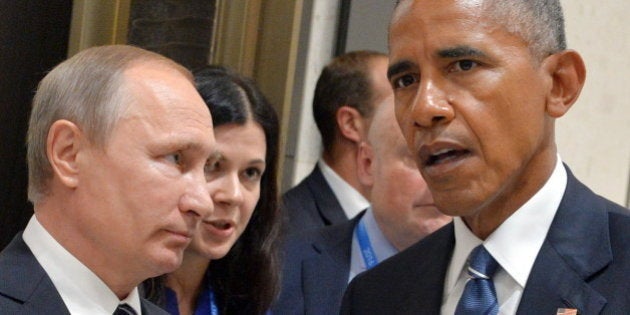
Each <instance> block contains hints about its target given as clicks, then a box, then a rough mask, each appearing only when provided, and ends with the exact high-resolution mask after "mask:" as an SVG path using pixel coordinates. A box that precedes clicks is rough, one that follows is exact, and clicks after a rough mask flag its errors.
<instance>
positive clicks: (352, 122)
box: [336, 106, 367, 144]
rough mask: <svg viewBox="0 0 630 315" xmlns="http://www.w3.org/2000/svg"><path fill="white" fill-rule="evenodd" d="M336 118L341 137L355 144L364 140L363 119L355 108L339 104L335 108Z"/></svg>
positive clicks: (364, 128)
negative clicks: (338, 106)
mask: <svg viewBox="0 0 630 315" xmlns="http://www.w3.org/2000/svg"><path fill="white" fill-rule="evenodd" d="M336 118H337V126H338V127H339V132H340V133H341V136H342V137H344V138H346V139H348V140H350V141H353V142H355V143H357V144H358V143H359V142H361V141H363V140H365V139H364V138H365V134H366V133H367V130H366V126H365V120H364V119H363V116H361V113H359V111H358V110H357V109H356V108H353V107H350V106H341V107H340V108H339V109H338V110H337V114H336Z"/></svg>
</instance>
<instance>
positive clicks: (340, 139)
mask: <svg viewBox="0 0 630 315" xmlns="http://www.w3.org/2000/svg"><path fill="white" fill-rule="evenodd" d="M386 73H387V56H386V55H384V54H381V53H377V52H372V51H353V52H348V53H346V54H343V55H341V56H337V57H336V58H334V59H333V60H332V61H331V62H330V63H329V64H328V65H327V66H326V67H325V68H324V69H323V70H322V73H321V75H320V76H319V79H318V80H317V87H316V88H315V95H314V97H313V116H314V118H315V123H316V124H317V128H318V129H319V132H320V134H321V136H322V144H323V152H322V156H321V159H320V160H319V162H317V165H316V166H315V168H314V169H313V171H312V172H311V174H310V175H308V176H307V177H306V178H305V179H304V180H303V181H302V182H300V183H299V184H298V185H297V186H295V187H294V188H292V189H290V190H289V191H287V192H286V193H285V194H284V195H283V196H282V201H283V204H284V208H285V209H286V212H285V213H286V215H287V217H288V224H287V226H286V227H287V230H288V231H290V232H291V231H303V230H305V229H311V228H318V227H322V226H326V225H331V224H335V223H341V222H345V221H347V220H348V219H352V218H353V217H354V216H356V215H357V214H358V213H359V212H361V211H362V210H364V209H365V208H367V206H368V205H369V203H368V200H367V197H368V196H367V193H368V192H367V188H366V187H365V186H363V185H361V183H360V182H359V180H358V178H357V165H356V163H357V153H358V152H359V144H360V143H361V142H362V141H365V138H366V135H367V131H368V129H369V126H370V121H371V119H372V115H373V112H374V109H375V108H376V106H377V105H378V104H380V103H381V102H382V101H383V99H384V98H385V97H388V96H389V95H391V87H390V86H389V82H388V81H387V77H386Z"/></svg>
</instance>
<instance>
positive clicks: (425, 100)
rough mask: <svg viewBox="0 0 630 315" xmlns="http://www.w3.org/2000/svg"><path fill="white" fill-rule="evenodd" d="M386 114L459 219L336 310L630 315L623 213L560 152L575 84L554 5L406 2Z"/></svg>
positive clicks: (501, 0) (580, 78)
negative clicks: (392, 113) (560, 127)
mask: <svg viewBox="0 0 630 315" xmlns="http://www.w3.org/2000/svg"><path fill="white" fill-rule="evenodd" d="M389 36H390V37H389V47H390V66H389V71H388V76H389V79H390V82H391V84H392V86H393V88H394V95H395V99H396V115H397V119H398V122H399V124H400V126H401V128H402V130H403V134H404V135H405V138H406V139H407V143H408V145H409V147H410V148H411V150H412V152H413V153H414V155H415V160H416V163H417V165H418V167H419V169H420V171H421V172H422V174H423V176H424V178H425V179H426V180H427V183H428V185H429V188H430V190H431V192H432V193H433V197H434V199H435V203H436V205H437V206H438V208H439V209H440V210H441V211H443V212H444V213H447V214H450V215H453V216H457V217H456V218H455V220H454V223H453V224H449V225H447V226H446V227H444V228H443V229H440V230H438V231H437V232H435V233H434V234H432V235H431V236H429V237H427V238H425V239H424V240H423V241H421V242H420V243H418V244H417V245H414V246H412V247H411V248H409V249H408V250H407V251H405V252H404V253H401V254H400V255H398V256H396V257H393V258H392V259H391V260H389V261H387V262H385V263H383V264H380V265H379V266H377V267H376V268H374V269H373V270H370V271H368V272H367V273H365V274H364V275H362V276H360V277H357V278H356V279H355V281H354V282H353V283H351V285H350V286H349V288H348V291H347V292H346V295H345V298H344V306H343V311H342V313H343V314H412V313H413V314H438V313H442V314H453V313H455V314H497V313H500V314H556V313H557V314H560V313H562V314H570V313H573V314H575V312H577V313H578V314H601V313H603V314H628V313H630V299H628V294H627V292H628V290H630V282H629V281H627V280H628V278H629V277H630V247H629V246H628V243H629V242H630V233H628V231H629V230H630V216H629V215H628V211H627V209H624V208H622V207H621V206H619V205H616V204H614V203H612V202H610V201H608V200H606V199H604V198H602V197H599V196H597V195H596V194H594V193H593V192H592V191H590V190H589V189H588V188H587V187H585V186H584V185H583V184H581V183H580V182H579V181H578V180H577V179H576V178H575V177H574V176H573V175H572V174H571V172H570V171H569V169H568V167H566V166H565V165H563V163H562V162H561V160H560V157H559V156H558V153H557V149H556V144H555V139H554V124H555V120H556V119H557V118H559V117H561V116H563V115H564V114H565V113H566V112H567V111H568V110H569V108H570V107H571V105H572V104H573V103H574V102H575V100H576V99H577V98H578V95H579V94H580V90H581V89H582V86H583V84H584V80H585V66H584V63H583V61H582V59H581V57H580V55H579V54H578V53H577V52H575V51H572V50H567V49H566V43H565V35H564V28H563V17H562V9H561V7H560V3H559V1H557V0H530V1H519V0H480V1H460V0H445V1H432V0H403V1H400V2H399V3H398V5H397V8H396V9H395V12H394V14H393V17H392V21H391V25H390V35H389Z"/></svg>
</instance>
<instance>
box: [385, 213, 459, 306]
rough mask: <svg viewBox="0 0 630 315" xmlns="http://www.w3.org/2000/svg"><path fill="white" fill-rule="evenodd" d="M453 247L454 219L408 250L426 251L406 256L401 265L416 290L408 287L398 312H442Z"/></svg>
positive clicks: (411, 285)
mask: <svg viewBox="0 0 630 315" xmlns="http://www.w3.org/2000/svg"><path fill="white" fill-rule="evenodd" d="M454 247H455V232H454V226H453V223H452V222H451V223H449V224H448V225H446V226H445V227H443V228H441V229H439V230H438V231H436V232H434V233H433V234H431V235H429V236H428V237H427V238H426V239H424V240H422V241H420V242H419V243H417V244H415V245H413V246H412V247H410V248H408V249H407V250H406V251H416V252H420V253H424V254H423V255H421V256H419V255H415V257H414V258H413V259H407V260H406V264H403V265H400V268H401V270H408V271H409V276H408V277H407V280H406V282H407V285H408V286H409V287H411V288H413V289H410V290H405V292H409V293H410V294H409V295H407V296H405V297H404V300H403V301H401V303H400V306H399V311H398V312H397V314H409V313H415V314H439V313H440V309H441V307H442V296H443V295H444V279H445V278H446V270H447V269H448V265H449V262H450V260H451V256H452V255H453V249H454ZM427 253H430V254H429V255H427ZM394 257H395V256H394ZM408 257H411V256H408ZM377 267H378V266H377Z"/></svg>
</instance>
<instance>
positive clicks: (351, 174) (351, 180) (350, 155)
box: [322, 146, 369, 200]
mask: <svg viewBox="0 0 630 315" xmlns="http://www.w3.org/2000/svg"><path fill="white" fill-rule="evenodd" d="M348 147H349V146H345V147H344V149H340V148H337V149H333V150H331V151H332V152H324V153H323V154H322V159H323V160H324V162H326V164H327V165H328V166H329V167H330V168H331V169H333V170H334V171H335V173H337V175H339V176H340V177H341V178H343V180H345V181H346V182H347V183H348V184H349V185H350V186H352V187H353V188H354V189H356V190H357V191H358V192H359V193H361V195H363V197H365V198H366V199H368V200H369V189H368V187H366V186H364V185H361V183H360V182H359V178H358V177H357V154H358V150H356V148H355V147H354V146H352V147H351V148H348Z"/></svg>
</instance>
